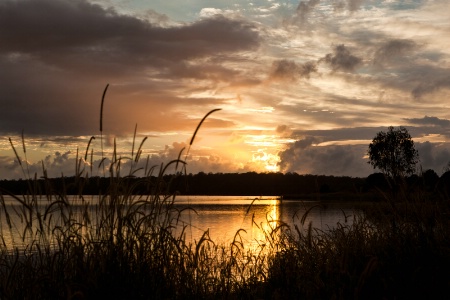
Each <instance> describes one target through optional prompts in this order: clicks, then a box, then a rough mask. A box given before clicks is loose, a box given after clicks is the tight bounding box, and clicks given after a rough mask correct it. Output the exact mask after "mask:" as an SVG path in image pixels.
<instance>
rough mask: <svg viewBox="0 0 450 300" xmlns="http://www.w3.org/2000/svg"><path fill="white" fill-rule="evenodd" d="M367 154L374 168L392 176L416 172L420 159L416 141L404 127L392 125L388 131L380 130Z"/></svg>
mask: <svg viewBox="0 0 450 300" xmlns="http://www.w3.org/2000/svg"><path fill="white" fill-rule="evenodd" d="M367 154H368V155H369V159H370V161H369V163H370V164H371V165H372V166H373V167H374V169H375V168H378V169H380V170H381V171H382V172H383V173H385V174H386V175H388V176H390V177H392V178H397V177H403V176H405V175H408V174H412V173H414V171H415V166H416V164H417V162H418V161H419V153H418V152H417V150H416V149H415V148H414V141H413V140H412V139H411V136H410V135H409V133H408V130H407V129H406V128H404V127H399V128H398V129H394V127H392V126H390V127H389V128H388V131H387V132H384V131H380V132H378V133H377V135H376V136H375V137H374V139H373V140H372V143H371V144H370V145H369V149H368V151H367Z"/></svg>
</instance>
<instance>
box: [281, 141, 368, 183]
mask: <svg viewBox="0 0 450 300" xmlns="http://www.w3.org/2000/svg"><path fill="white" fill-rule="evenodd" d="M316 141H317V140H316V139H315V138H314V137H306V138H304V139H302V140H298V141H296V142H294V143H292V144H290V145H289V146H288V147H287V149H286V150H284V151H281V152H280V153H279V156H280V163H279V166H280V170H281V171H282V172H297V173H299V174H316V175H336V176H354V177H364V176H367V175H368V174H370V173H371V168H370V166H369V165H368V164H367V159H364V158H363V156H364V155H365V154H366V152H367V146H365V145H333V146H323V147H321V146H316V145H315V142H316Z"/></svg>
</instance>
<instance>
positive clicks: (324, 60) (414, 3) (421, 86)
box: [0, 0, 450, 179]
mask: <svg viewBox="0 0 450 300" xmlns="http://www.w3.org/2000/svg"><path fill="white" fill-rule="evenodd" d="M106 84H109V85H110V86H109V89H108V91H107V94H106V99H105V103H104V112H103V143H104V153H105V154H104V155H105V156H106V157H108V158H110V157H111V155H112V151H113V144H114V139H115V140H116V144H117V149H118V153H119V155H120V156H122V157H129V156H130V155H131V150H132V142H133V132H134V129H135V126H136V124H137V138H136V142H135V143H136V146H135V148H137V147H138V145H139V143H140V142H141V141H142V139H143V138H144V137H148V138H147V140H146V141H145V143H144V145H143V148H142V150H143V153H142V157H143V158H147V157H149V163H150V165H160V164H161V163H166V162H168V161H169V160H172V159H175V158H177V156H178V153H179V152H180V150H181V149H182V148H183V147H187V146H188V145H189V141H190V139H191V137H192V134H193V133H194V131H195V128H196V126H197V124H198V123H199V122H200V120H201V119H202V117H203V116H204V115H205V114H206V113H208V112H209V111H211V110H212V109H216V108H221V109H222V110H220V111H217V112H214V113H213V114H211V115H210V116H209V118H208V119H207V120H206V121H205V123H204V124H203V126H202V127H201V128H200V130H199V132H198V134H197V136H196V138H195V141H194V144H193V145H192V147H191V149H190V151H189V156H188V157H187V163H188V164H187V172H188V173H194V174H195V173H197V172H199V171H203V172H206V173H209V172H212V173H216V172H233V173H234V172H248V171H256V172H268V171H281V172H297V173H299V174H325V175H336V176H341V175H346V176H353V177H362V176H367V175H369V174H371V173H373V172H374V171H375V170H373V168H372V167H371V166H370V165H369V164H368V163H367V161H368V158H367V156H366V152H367V148H368V145H369V143H370V142H371V140H372V138H373V137H374V136H375V135H376V133H377V132H379V131H381V130H387V127H388V126H391V125H392V126H405V127H406V128H407V129H408V130H409V132H410V134H411V136H412V137H413V140H414V141H415V144H416V148H417V149H418V151H419V155H420V166H419V167H422V169H423V170H426V169H430V168H431V169H434V170H435V171H436V172H437V173H438V175H441V174H442V172H443V169H444V168H445V167H446V166H447V163H449V161H450V1H448V0H309V1H276V0H254V1H251V0H245V1H244V0H242V1H224V0H222V1H206V0H190V1H171V0H165V1H159V0H152V1H148V0H141V1H140V0H133V1H132V0H95V1H94V0H92V1H88V0H1V1H0V104H1V108H0V134H1V140H0V179H9V178H24V177H26V176H27V175H24V174H23V171H22V169H21V167H20V165H19V163H18V161H17V160H16V159H15V155H14V152H13V150H12V148H11V145H10V142H9V139H8V138H9V137H11V140H12V142H13V144H14V146H15V147H16V150H17V153H18V154H19V156H20V157H21V159H22V160H23V164H22V166H26V165H28V169H29V171H27V169H26V168H24V170H25V172H26V173H28V172H29V173H30V174H32V176H34V173H37V176H41V175H42V166H43V165H44V167H45V168H46V169H47V170H48V173H49V176H52V177H53V176H61V174H62V173H63V174H64V175H73V173H74V170H75V159H76V155H77V148H78V149H79V153H80V154H79V157H83V158H84V154H85V151H86V147H87V144H88V141H89V139H90V138H91V136H95V140H93V142H92V144H91V145H90V149H93V150H94V152H93V160H94V162H93V165H94V167H93V175H98V174H99V170H98V164H99V161H100V160H101V143H100V129H99V123H100V120H99V119H100V102H101V97H102V93H103V90H104V88H105V86H106ZM22 131H23V134H24V137H25V147H26V153H24V149H23V146H22V141H21V134H22ZM89 151H90V150H89ZM89 153H90V152H89ZM183 153H184V154H185V153H186V151H184V152H183ZM183 158H184V155H183ZM25 160H27V162H28V164H26V163H25ZM123 163H124V168H126V167H127V166H126V165H127V164H129V160H126V159H125V160H124V161H123ZM85 164H86V170H89V172H91V171H90V169H89V164H90V159H87V161H86V163H85Z"/></svg>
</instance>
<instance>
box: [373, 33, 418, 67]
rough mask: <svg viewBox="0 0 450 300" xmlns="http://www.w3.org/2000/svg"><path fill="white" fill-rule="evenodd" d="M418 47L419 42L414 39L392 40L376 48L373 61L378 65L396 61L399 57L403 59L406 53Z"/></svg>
mask: <svg viewBox="0 0 450 300" xmlns="http://www.w3.org/2000/svg"><path fill="white" fill-rule="evenodd" d="M416 47H417V44H416V43H415V42H414V41H412V40H402V39H393V40H390V41H388V42H386V43H385V44H383V45H382V46H381V47H379V48H378V49H377V50H376V52H375V55H374V58H373V63H374V65H377V66H385V65H386V64H392V63H396V62H398V59H399V58H400V59H401V60H402V59H403V58H404V56H405V55H407V54H408V53H410V52H411V51H413V50H414V49H415V48H416Z"/></svg>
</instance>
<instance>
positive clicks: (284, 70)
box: [270, 59, 317, 80]
mask: <svg viewBox="0 0 450 300" xmlns="http://www.w3.org/2000/svg"><path fill="white" fill-rule="evenodd" d="M314 72H317V64H316V63H315V62H312V61H310V62H306V63H303V64H301V63H296V62H295V61H293V60H287V59H282V60H277V61H274V62H273V64H272V71H271V73H270V77H271V78H273V79H287V80H295V79H297V78H309V77H310V75H311V73H314Z"/></svg>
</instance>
